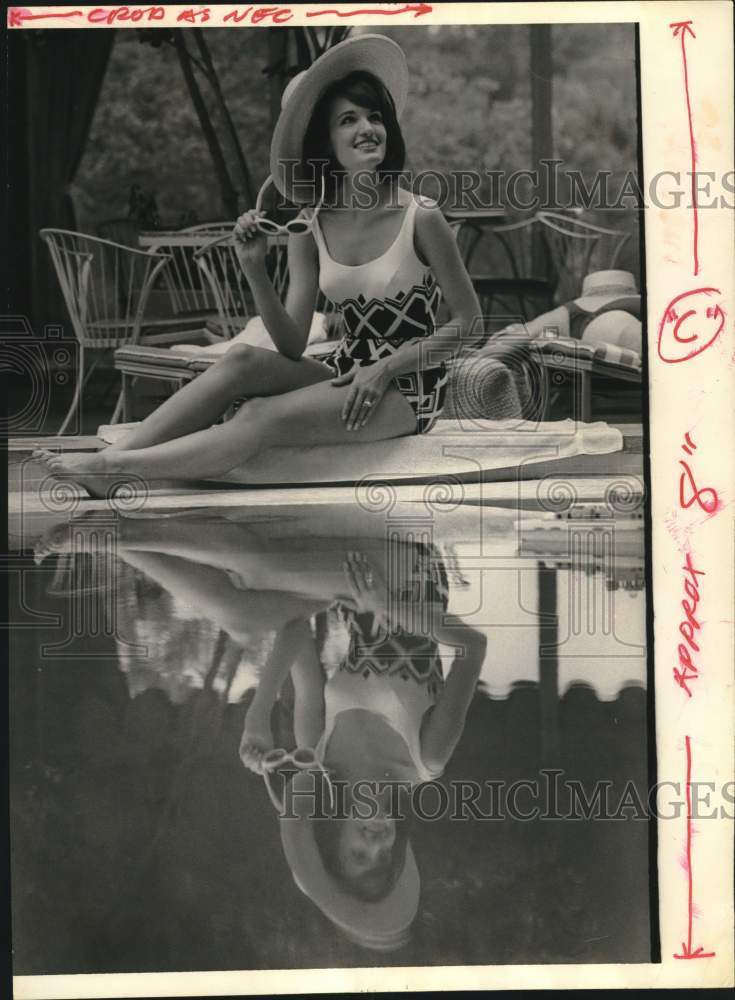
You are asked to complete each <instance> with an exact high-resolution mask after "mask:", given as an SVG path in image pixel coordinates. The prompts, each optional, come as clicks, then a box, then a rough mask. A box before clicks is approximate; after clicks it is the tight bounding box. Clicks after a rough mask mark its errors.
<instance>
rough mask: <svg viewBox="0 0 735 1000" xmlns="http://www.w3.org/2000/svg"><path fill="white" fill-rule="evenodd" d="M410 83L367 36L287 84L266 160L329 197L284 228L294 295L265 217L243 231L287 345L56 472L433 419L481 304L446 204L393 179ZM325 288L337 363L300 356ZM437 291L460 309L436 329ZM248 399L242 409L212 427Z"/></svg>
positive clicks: (263, 300) (103, 473)
mask: <svg viewBox="0 0 735 1000" xmlns="http://www.w3.org/2000/svg"><path fill="white" fill-rule="evenodd" d="M371 70H375V72H373V71H371ZM406 81H407V70H406V67H405V56H404V55H403V52H402V50H401V49H400V48H399V46H398V45H396V43H395V42H392V41H391V40H389V39H387V38H385V37H383V36H379V35H362V36H358V37H357V38H353V39H348V40H347V41H345V42H342V43H340V44H339V45H337V46H335V47H333V48H332V49H330V50H328V51H327V52H326V53H325V54H324V55H323V56H321V57H320V58H319V59H318V60H317V61H316V62H315V63H314V64H313V65H312V66H311V67H310V69H309V70H307V71H305V72H304V73H302V74H300V76H299V77H296V78H294V80H292V81H291V84H290V85H289V88H288V89H287V92H286V94H285V95H284V98H285V100H284V104H283V109H282V112H281V118H280V119H279V123H278V125H277V127H276V132H275V133H274V144H273V146H272V149H271V174H272V176H273V180H274V183H276V185H277V186H278V187H279V190H281V193H284V194H286V195H287V196H288V197H290V198H291V200H295V201H300V202H302V203H304V204H307V203H310V204H311V205H315V203H316V204H317V205H318V206H319V211H318V212H317V213H316V217H315V212H314V211H310V210H309V209H307V208H305V209H304V210H303V211H302V213H301V215H300V219H302V220H304V222H305V225H304V226H302V227H301V228H302V229H305V230H306V231H305V232H295V231H292V232H291V235H290V236H289V240H288V263H289V274H290V281H289V288H288V294H287V298H286V302H285V305H284V304H283V303H282V302H281V301H280V299H279V297H278V295H277V293H276V291H275V289H274V287H273V285H272V283H271V281H270V279H269V278H268V276H267V273H266V267H265V254H266V249H267V242H266V238H265V236H264V235H263V233H262V232H261V231H260V229H259V223H260V221H261V220H260V216H259V215H258V214H256V213H255V212H254V211H249V212H246V213H245V214H244V215H242V216H241V217H240V218H239V219H238V221H237V224H236V226H235V230H234V238H235V240H236V247H237V254H238V258H239V261H240V264H241V266H242V268H243V271H244V272H245V275H246V276H247V279H248V282H249V284H250V288H251V290H252V294H253V297H254V300H255V305H256V309H257V311H258V312H259V313H260V315H261V317H262V320H263V323H264V325H265V327H266V329H267V330H268V333H269V335H270V337H271V339H272V341H273V344H274V346H275V348H276V350H275V351H270V350H265V349H260V348H255V347H249V346H245V345H236V346H234V347H233V348H231V349H230V350H229V351H228V352H227V354H226V355H225V357H224V358H222V359H221V360H219V361H218V362H217V363H216V364H214V365H213V366H212V367H211V368H210V369H209V370H208V371H206V372H205V373H204V374H202V375H201V376H200V377H199V378H197V379H196V380H194V381H193V382H191V383H189V384H188V385H186V386H185V387H184V388H183V389H181V390H180V391H179V392H177V393H176V394H175V395H173V396H172V397H171V398H170V399H169V400H167V401H166V402H165V403H164V404H163V405H162V406H161V407H160V408H159V409H158V410H157V411H156V412H154V413H152V414H151V415H150V416H149V417H148V418H147V419H146V420H144V421H143V422H142V423H141V424H140V425H139V426H138V427H136V428H135V429H134V430H132V431H131V432H130V434H128V435H127V436H126V437H125V438H124V439H123V440H122V441H121V442H119V443H117V444H115V445H112V446H110V447H108V448H106V449H104V450H103V451H100V452H96V453H92V454H66V455H54V454H51V453H49V452H45V451H43V452H36V453H35V457H36V458H38V459H40V460H41V461H42V462H44V464H45V465H46V467H47V468H48V469H49V471H51V472H52V473H53V474H55V475H63V476H66V477H71V478H73V479H75V480H76V481H78V482H80V483H81V484H82V485H83V486H84V487H85V488H86V489H87V490H88V491H89V492H90V493H92V494H93V495H94V494H97V495H104V494H105V493H106V492H107V490H108V487H109V485H110V483H111V482H116V481H119V480H121V479H125V478H126V477H140V478H141V479H144V480H145V479H149V478H167V479H168V478H172V479H184V480H185V479H206V478H212V477H217V476H220V475H222V474H224V473H226V472H228V471H230V470H232V469H233V468H235V467H237V466H239V465H242V464H243V463H244V462H246V461H247V460H248V459H249V458H252V457H253V456H254V455H256V454H257V453H258V452H260V451H262V450H264V449H266V448H271V447H274V446H279V445H289V446H298V445H304V446H308V445H316V444H348V443H350V442H353V441H354V442H372V441H382V440H386V439H388V438H394V437H401V436H405V435H412V434H417V433H426V432H427V431H429V430H430V429H431V427H432V426H433V425H434V422H435V421H436V419H437V418H438V417H439V415H440V414H441V411H442V406H443V404H444V396H445V392H446V382H447V371H446V361H447V360H448V359H449V358H450V357H451V356H453V355H454V354H456V353H457V351H458V350H459V348H460V345H461V343H462V337H463V334H464V333H465V332H466V331H468V330H469V328H470V326H471V324H472V322H473V319H474V318H475V317H477V316H479V315H480V306H479V303H478V300H477V297H476V295H475V292H474V289H473V287H472V283H471V281H470V278H469V275H468V274H467V271H466V269H465V267H464V265H463V263H462V259H461V257H460V254H459V251H458V249H457V246H456V242H455V239H454V236H453V234H452V232H451V229H450V227H449V225H448V223H447V221H446V220H445V218H444V216H443V215H442V213H441V211H440V209H439V207H438V206H437V205H435V204H429V203H426V201H423V203H422V204H419V201H418V200H417V198H416V197H414V196H413V195H412V193H411V192H410V191H408V190H405V189H402V188H397V187H396V186H395V184H394V181H395V179H396V172H399V171H400V170H402V168H403V163H404V144H403V138H402V135H401V130H400V127H399V124H398V116H399V114H400V112H401V110H402V107H403V104H404V103H405V89H406ZM277 139H278V142H277V141H276V140H277ZM296 149H298V150H300V152H301V162H300V165H299V169H300V171H301V176H302V177H306V176H309V175H310V176H311V184H310V185H309V187H310V193H309V194H308V195H307V196H306V197H304V196H303V183H302V187H301V189H300V191H301V194H300V195H299V191H298V190H297V187H295V186H292V185H291V184H290V183H289V182H287V181H286V180H284V170H283V169H282V167H283V164H284V159H285V158H286V154H287V153H288V151H289V150H296ZM279 168H281V169H279ZM314 180H316V184H315V183H314ZM322 181H323V186H322ZM322 192H323V194H324V198H323V199H322V198H321V195H322ZM366 192H367V195H366ZM320 203H321V204H320ZM366 203H367V206H366ZM319 289H321V290H322V292H323V293H324V294H325V295H326V296H327V298H329V299H331V300H332V301H333V302H335V303H336V304H337V305H339V306H340V308H341V311H342V314H343V317H344V325H345V331H346V332H345V334H344V336H343V338H342V340H341V342H340V343H339V345H338V347H337V349H336V351H335V352H334V353H333V355H332V356H331V358H329V359H328V360H327V362H326V363H325V362H320V361H317V360H315V359H313V358H309V357H304V349H305V347H306V343H307V338H308V332H309V329H310V325H311V320H312V316H313V313H314V305H315V301H316V297H317V292H318V290H319ZM441 297H443V299H444V300H445V302H446V305H447V307H448V312H449V319H448V321H447V323H446V324H445V325H444V326H443V327H441V328H440V329H437V328H436V326H435V317H436V310H437V308H438V305H439V300H440V298H441ZM242 397H247V402H246V403H245V404H244V405H243V406H242V407H240V409H239V410H238V412H237V413H236V414H235V416H234V417H232V418H231V419H230V420H228V421H226V422H225V423H223V424H220V425H216V426H212V425H213V424H214V422H215V421H216V420H217V419H218V418H219V417H221V416H222V414H223V413H224V412H226V411H227V409H228V408H229V407H230V406H231V405H232V404H233V402H235V401H236V400H238V399H240V398H242Z"/></svg>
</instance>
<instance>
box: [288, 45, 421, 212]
mask: <svg viewBox="0 0 735 1000" xmlns="http://www.w3.org/2000/svg"><path fill="white" fill-rule="evenodd" d="M358 69H359V70H365V71H367V72H369V73H372V74H373V76H375V77H377V78H378V79H379V80H380V82H381V83H382V84H383V86H384V87H385V88H386V90H387V91H388V92H389V94H390V95H391V97H392V98H393V103H394V104H395V108H396V117H398V118H400V116H401V113H402V112H403V108H404V106H405V104H406V94H407V93H408V66H407V64H406V57H405V55H404V53H403V49H402V48H401V47H400V45H398V44H397V43H396V42H394V41H393V40H392V39H390V38H386V36H385V35H373V34H370V35H357V36H356V37H354V38H348V39H346V40H345V41H344V42H339V43H338V44H337V45H333V46H332V48H331V49H327V51H326V52H324V53H322V55H320V56H319V58H318V59H316V60H315V61H314V62H313V63H312V64H311V66H310V67H309V68H308V69H305V70H303V71H302V72H301V73H298V74H297V75H296V76H295V77H293V79H291V80H289V83H288V86H287V87H286V89H285V90H284V92H283V97H282V98H281V114H280V116H279V118H278V121H277V122H276V127H275V129H274V132H273V139H272V140H271V156H270V171H271V176H272V177H273V182H274V184H275V185H276V187H277V188H278V190H279V191H280V192H281V194H282V195H284V197H286V198H288V199H289V201H292V202H295V203H299V202H310V201H312V200H315V198H314V180H313V178H305V179H303V183H302V184H301V185H299V184H298V180H299V177H298V174H296V175H295V177H294V178H292V177H291V176H290V171H291V170H292V169H294V167H293V166H291V167H289V164H292V165H293V164H298V163H300V162H301V156H302V152H303V142H304V136H305V134H306V130H307V128H308V126H309V122H310V121H311V116H312V113H313V111H314V108H315V107H316V104H317V101H318V100H319V98H320V97H321V96H322V94H323V93H324V91H325V90H326V89H327V87H328V86H329V85H330V84H332V83H334V82H335V81H336V80H341V79H342V77H345V76H347V75H348V73H352V72H353V71H354V70H358ZM292 179H294V180H296V182H297V183H296V184H292V183H291V180H292Z"/></svg>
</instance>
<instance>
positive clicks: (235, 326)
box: [194, 238, 341, 339]
mask: <svg viewBox="0 0 735 1000" xmlns="http://www.w3.org/2000/svg"><path fill="white" fill-rule="evenodd" d="M194 257H195V259H196V262H197V264H198V266H199V268H200V269H201V271H202V273H203V274H204V276H205V277H206V279H207V281H208V283H209V286H210V289H211V291H212V295H213V298H214V302H215V306H216V309H217V314H218V318H219V323H220V328H221V329H222V331H223V335H224V337H225V339H230V338H232V337H234V336H236V335H237V334H238V333H239V332H240V331H241V330H242V329H243V327H244V326H245V325H246V323H247V321H248V320H249V319H250V318H251V316H252V315H253V313H252V306H253V303H252V298H251V295H250V289H249V286H248V282H247V279H246V277H245V275H244V273H243V270H242V267H241V265H240V262H239V260H238V259H237V253H236V251H235V245H234V243H233V242H230V241H228V242H224V243H214V244H213V245H211V246H204V247H201V248H200V249H198V250H197V251H196V252H195V254H194ZM266 267H267V271H268V275H269V277H270V279H271V282H272V284H273V287H274V289H275V291H276V294H277V295H278V298H279V300H280V301H281V302H284V303H285V301H286V295H287V293H288V286H289V271H288V245H287V240H283V239H279V238H276V239H274V240H273V241H271V245H270V246H269V248H268V253H267V257H266ZM315 309H316V310H317V311H319V312H322V313H324V314H325V317H326V320H325V322H326V326H327V329H328V330H329V336H330V338H331V337H335V336H338V335H339V331H340V330H341V312H340V310H339V308H338V307H337V306H336V305H335V304H334V303H332V302H330V301H329V299H327V298H326V297H325V295H324V294H323V292H321V290H320V291H319V293H318V295H317V299H316V304H315Z"/></svg>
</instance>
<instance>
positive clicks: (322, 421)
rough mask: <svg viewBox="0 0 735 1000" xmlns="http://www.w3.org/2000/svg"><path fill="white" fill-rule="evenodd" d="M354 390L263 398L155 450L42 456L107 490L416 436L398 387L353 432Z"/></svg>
mask: <svg viewBox="0 0 735 1000" xmlns="http://www.w3.org/2000/svg"><path fill="white" fill-rule="evenodd" d="M349 391H350V386H349V385H345V386H331V385H327V386H325V385H322V384H314V385H310V386H306V387H304V388H301V389H296V390H294V391H293V392H287V393H284V394H282V395H278V396H272V397H268V398H263V397H257V398H255V399H252V400H250V401H249V402H247V403H245V405H244V406H242V407H241V408H240V410H239V411H238V413H237V414H235V416H234V417H233V418H232V419H231V420H228V421H227V422H226V423H225V424H222V425H219V426H216V427H209V428H208V429H207V430H200V431H197V432H195V433H193V434H188V435H186V436H185V437H180V438H177V439H175V440H170V441H166V442H165V443H162V444H156V445H153V446H152V447H147V448H136V449H127V448H126V449H125V450H112V449H106V450H105V451H102V452H97V453H96V454H91V455H90V454H86V453H84V454H78V455H75V454H71V455H70V454H62V455H53V454H50V453H40V454H39V456H38V457H39V458H40V459H41V460H42V461H43V462H44V464H45V465H46V466H47V468H48V469H49V471H50V472H51V473H52V474H54V475H65V476H70V477H71V478H73V479H77V480H78V481H79V482H81V483H82V484H83V485H84V486H86V487H87V488H88V489H89V488H90V484H91V486H92V487H94V486H95V485H97V486H98V487H99V486H100V485H102V484H104V481H105V477H112V478H114V477H115V476H118V477H122V478H124V477H125V476H137V477H140V478H141V479H144V480H147V479H169V478H172V479H180V480H187V479H188V480H191V479H207V478H213V477H216V476H219V475H222V474H223V473H225V472H228V471H229V470H231V469H233V468H235V467H237V466H238V465H241V464H242V463H243V462H246V461H247V460H248V459H250V458H252V457H253V456H254V455H256V454H258V452H260V451H262V450H264V449H265V448H270V447H279V446H287V445H290V446H298V445H316V444H348V443H359V442H363V443H364V442H370V441H386V440H388V439H390V438H395V437H403V436H405V435H409V434H412V433H414V431H415V429H416V417H415V415H414V412H413V410H412V409H411V406H410V405H409V403H408V402H407V400H406V399H405V398H404V397H403V396H402V395H401V393H400V392H399V391H398V390H397V389H396V388H395V387H393V386H391V387H390V388H389V389H388V391H387V392H386V393H385V395H384V396H383V398H382V400H381V401H380V403H379V404H378V406H377V407H376V409H375V412H374V414H373V415H372V417H371V418H370V420H369V421H368V422H367V424H365V425H364V426H362V427H360V428H359V429H357V430H354V431H350V430H348V429H347V425H346V424H345V423H344V421H343V420H342V416H341V414H342V409H343V407H344V404H345V402H346V399H347V395H348V393H349ZM96 477H99V479H97V481H96V482H95V479H96ZM109 482H110V479H109V478H108V480H107V483H108V485H109ZM103 490H104V487H103Z"/></svg>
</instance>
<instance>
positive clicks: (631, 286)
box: [574, 271, 640, 312]
mask: <svg viewBox="0 0 735 1000" xmlns="http://www.w3.org/2000/svg"><path fill="white" fill-rule="evenodd" d="M617 299H620V300H624V301H621V306H620V308H621V309H623V310H624V311H626V312H627V311H629V310H628V309H627V308H626V305H629V306H634V305H635V304H636V302H637V303H638V304H639V303H640V295H639V293H638V289H637V288H636V283H635V278H634V277H633V275H632V274H631V273H630V271H593V272H592V274H588V275H587V276H586V277H585V279H584V281H583V282H582V294H581V295H579V296H578V297H577V298H576V299H575V300H574V301H575V302H576V303H577V305H578V306H580V308H582V309H587V310H589V311H592V310H594V309H598V308H599V307H600V306H603V305H605V304H606V303H608V302H613V301H614V300H617ZM628 300H630V301H629V302H628ZM630 311H633V310H630Z"/></svg>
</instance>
